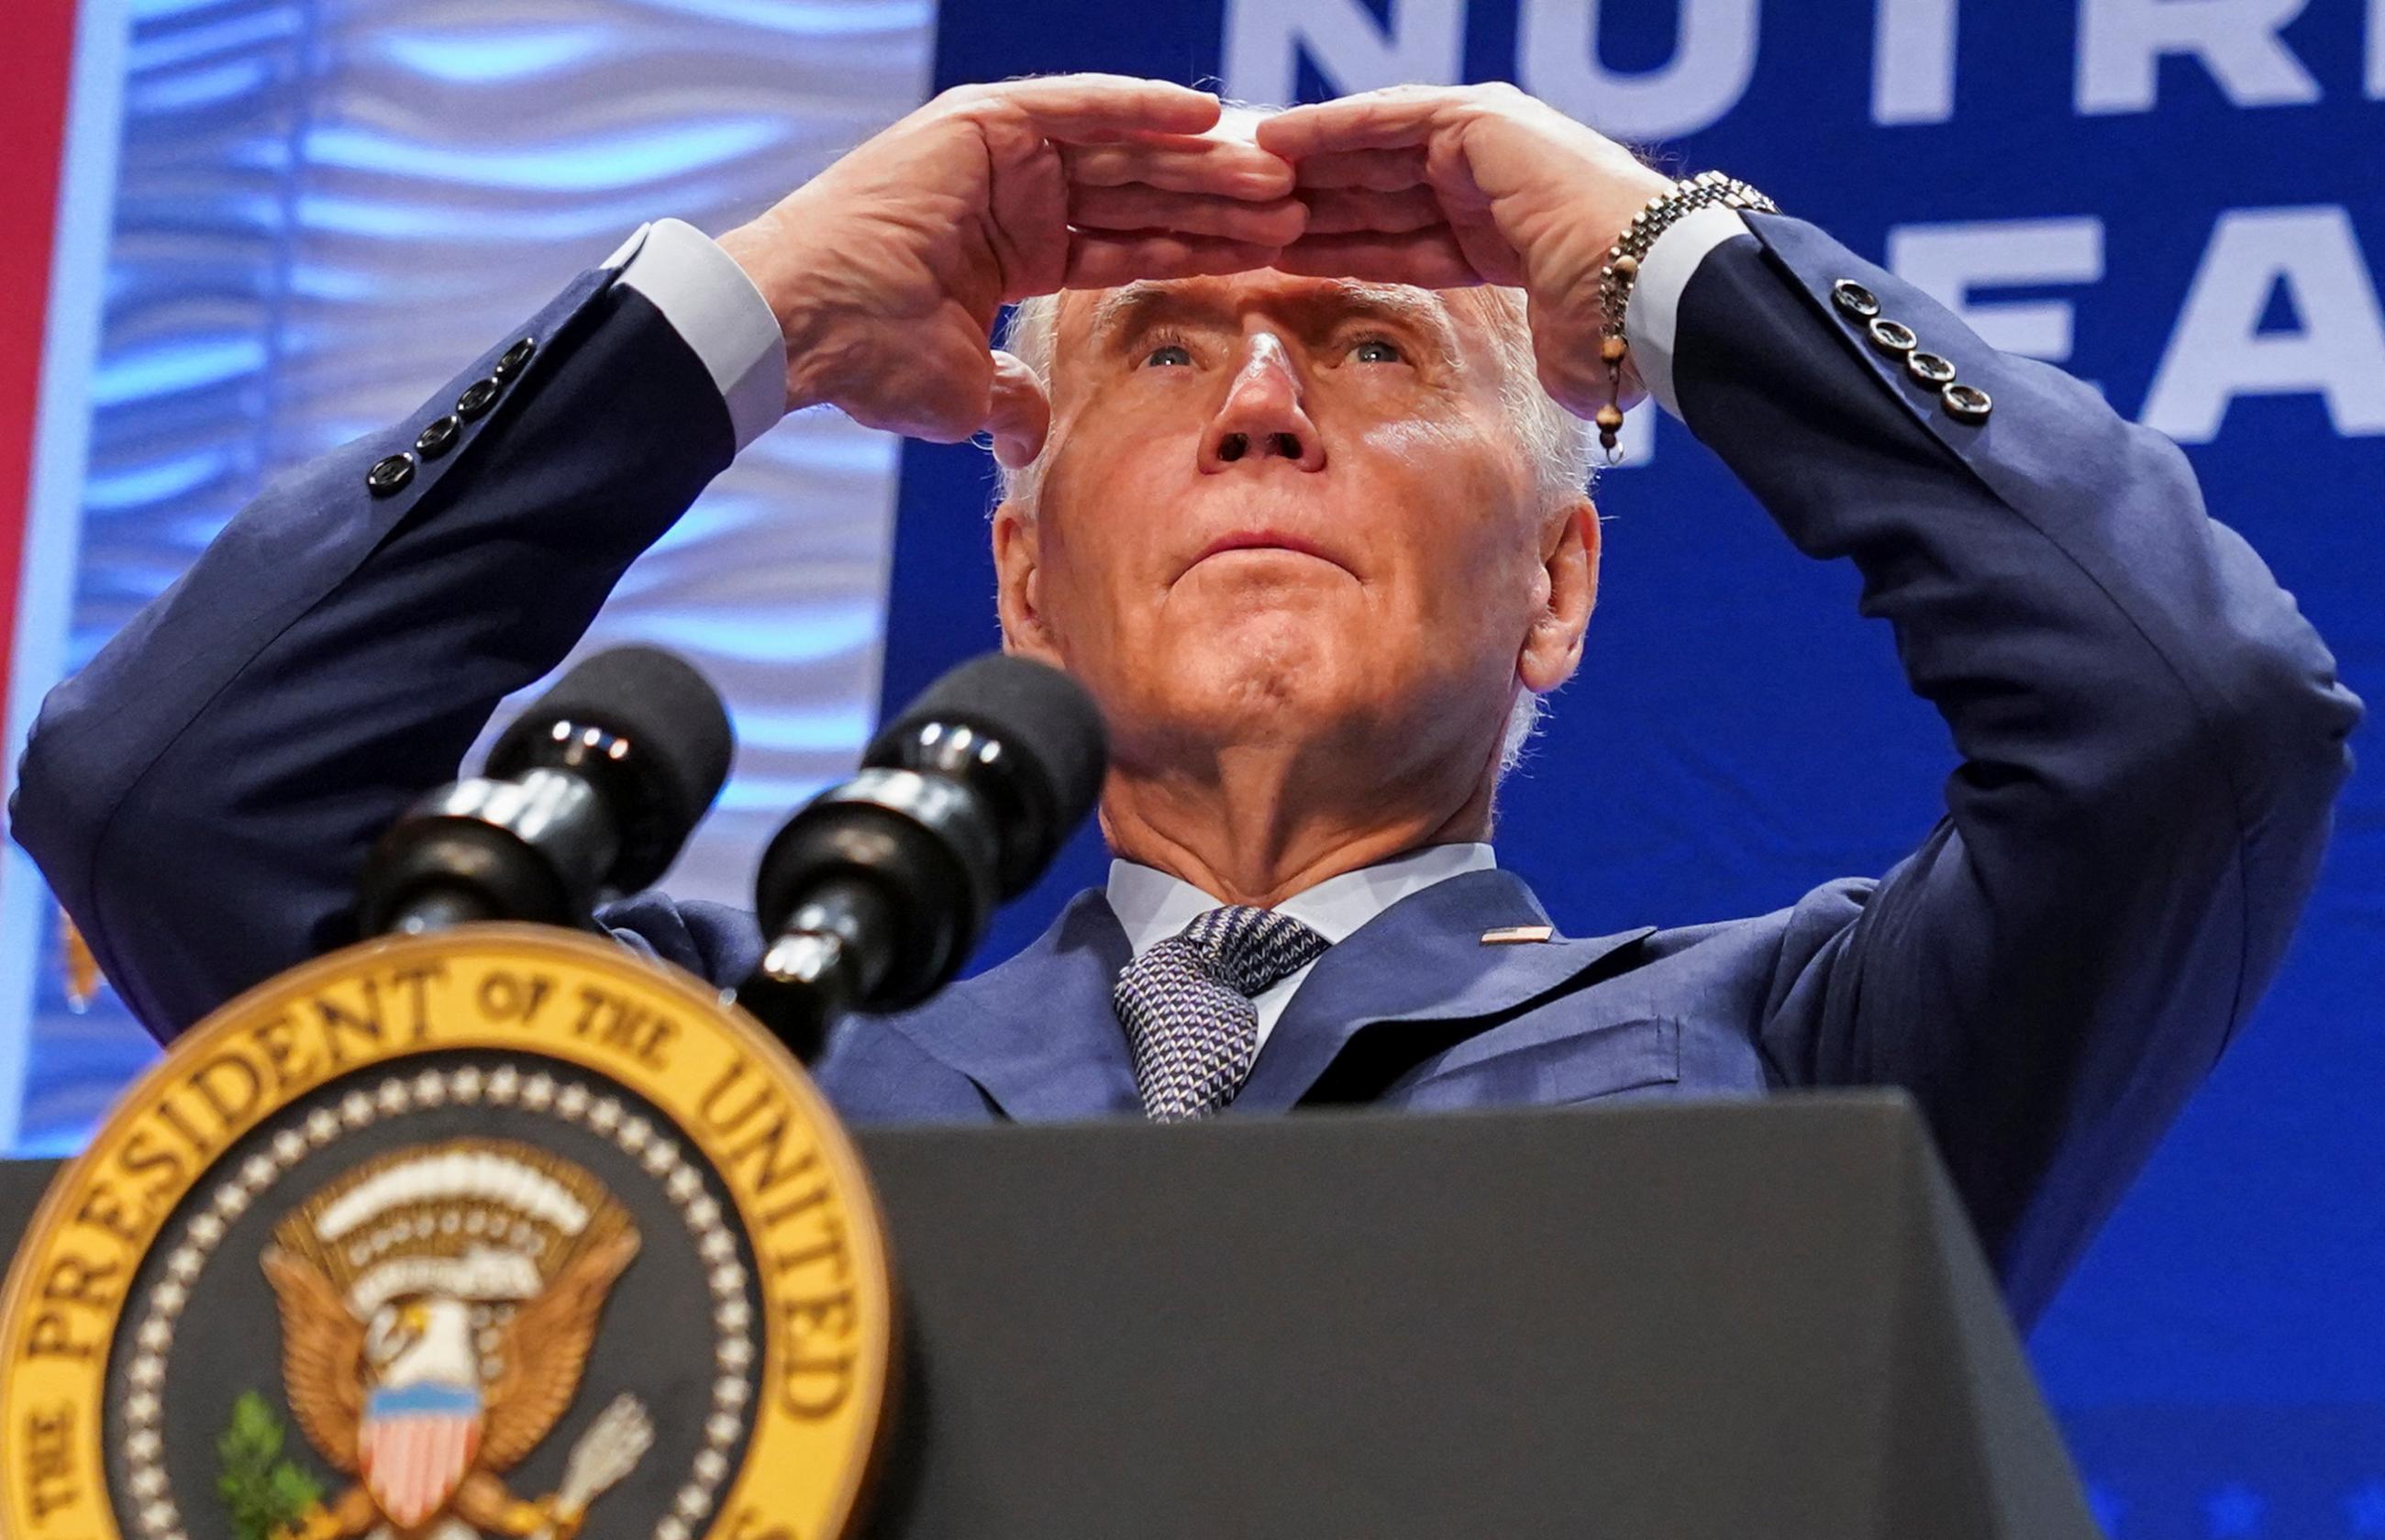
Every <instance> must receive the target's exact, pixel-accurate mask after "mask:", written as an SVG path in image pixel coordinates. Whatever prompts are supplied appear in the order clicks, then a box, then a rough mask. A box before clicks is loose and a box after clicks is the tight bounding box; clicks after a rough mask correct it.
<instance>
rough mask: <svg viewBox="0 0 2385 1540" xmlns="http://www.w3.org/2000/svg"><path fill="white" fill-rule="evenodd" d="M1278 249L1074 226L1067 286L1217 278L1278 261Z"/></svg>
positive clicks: (1151, 232) (1098, 286) (1112, 286)
mask: <svg viewBox="0 0 2385 1540" xmlns="http://www.w3.org/2000/svg"><path fill="white" fill-rule="evenodd" d="M1278 250H1279V248H1277V247H1275V246H1262V245H1255V244H1253V243H1251V242H1245V241H1221V240H1217V239H1215V238H1212V237H1208V236H1200V235H1170V234H1167V233H1165V232H1161V231H1154V230H1138V231H1132V232H1128V233H1118V232H1113V231H1107V230H1076V231H1072V232H1070V234H1069V237H1068V273H1067V276H1066V277H1065V278H1063V279H1061V282H1062V285H1063V286H1064V287H1066V288H1069V289H1115V288H1117V287H1118V285H1119V284H1122V283H1131V282H1133V281H1134V280H1135V279H1170V278H1216V277H1219V276H1222V275H1224V274H1227V273H1246V272H1249V271H1251V270H1252V269H1253V268H1256V267H1274V266H1276V257H1277V255H1278Z"/></svg>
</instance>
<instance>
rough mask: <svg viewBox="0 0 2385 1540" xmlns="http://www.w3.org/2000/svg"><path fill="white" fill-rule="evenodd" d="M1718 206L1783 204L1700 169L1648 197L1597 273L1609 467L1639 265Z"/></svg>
mask: <svg viewBox="0 0 2385 1540" xmlns="http://www.w3.org/2000/svg"><path fill="white" fill-rule="evenodd" d="M1715 207H1722V208H1736V209H1743V210H1745V211H1746V212H1748V213H1750V214H1778V213H1779V212H1780V208H1779V205H1777V204H1775V203H1774V202H1773V201H1772V200H1771V199H1769V198H1767V197H1766V196H1765V195H1764V194H1763V193H1761V192H1757V191H1756V190H1755V189H1754V188H1753V187H1750V186H1748V185H1747V183H1745V182H1743V181H1739V180H1735V179H1733V178H1730V177H1726V176H1724V175H1723V174H1722V173H1721V172H1719V171H1705V172H1701V173H1700V174H1699V175H1697V176H1694V177H1690V178H1687V179H1685V180H1681V181H1677V182H1675V183H1674V184H1673V185H1672V187H1671V188H1670V189H1668V190H1667V191H1666V192H1660V193H1658V194H1657V195H1656V196H1655V197H1654V198H1651V199H1649V200H1648V203H1647V204H1646V205H1645V206H1643V207H1642V209H1641V210H1640V212H1639V213H1637V214H1634V215H1633V216H1631V223H1630V225H1628V226H1626V227H1625V229H1624V231H1623V234H1622V236H1621V237H1620V238H1619V239H1618V240H1617V242H1615V247H1614V249H1613V250H1612V251H1609V252H1608V253H1607V254H1606V267H1605V268H1604V269H1603V270H1602V271H1601V272H1600V273H1599V275H1598V304H1599V309H1600V311H1601V312H1602V313H1603V315H1604V317H1605V331H1604V334H1603V335H1602V336H1601V337H1600V339H1599V343H1598V355H1599V357H1600V358H1601V359H1602V360H1603V361H1604V362H1605V365H1606V404H1605V405H1604V406H1602V407H1600V408H1599V409H1598V416H1597V418H1596V421H1597V424H1598V447H1599V448H1600V449H1602V450H1604V451H1605V453H1606V463H1607V464H1608V465H1614V464H1616V463H1617V462H1618V461H1619V460H1621V459H1622V457H1623V456H1622V452H1621V451H1620V450H1619V449H1618V448H1617V441H1616V435H1617V434H1618V433H1620V432H1622V431H1623V363H1624V359H1625V358H1626V357H1627V356H1629V355H1630V351H1631V346H1630V343H1629V342H1626V341H1624V337H1623V312H1624V309H1625V307H1627V306H1628V305H1629V304H1630V303H1631V285H1632V282H1633V280H1635V279H1638V278H1639V276H1640V264H1641V263H1642V261H1644V260H1645V259H1646V258H1647V255H1648V249H1649V248H1650V247H1651V246H1654V245H1655V243H1656V237H1658V236H1660V235H1662V234H1664V233H1665V231H1666V230H1668V229H1670V228H1671V227H1672V226H1674V225H1676V224H1678V223H1679V222H1680V221H1681V220H1682V219H1684V218H1686V217H1689V216H1690V215H1692V214H1694V213H1696V212H1697V211H1698V210H1699V209H1702V208H1715Z"/></svg>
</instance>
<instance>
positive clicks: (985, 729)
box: [737, 653, 1109, 1062]
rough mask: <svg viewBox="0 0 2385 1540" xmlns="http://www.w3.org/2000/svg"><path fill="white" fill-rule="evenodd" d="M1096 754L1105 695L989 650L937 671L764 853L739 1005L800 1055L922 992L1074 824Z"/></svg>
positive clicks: (1082, 809) (956, 961)
mask: <svg viewBox="0 0 2385 1540" xmlns="http://www.w3.org/2000/svg"><path fill="white" fill-rule="evenodd" d="M1108 761H1109V747H1108V739H1107V735H1106V734H1105V732H1104V730H1103V727H1102V716H1101V711H1100V709H1099V708H1098V707H1096V706H1095V705H1094V704H1093V697H1091V696H1090V695H1087V694H1086V693H1085V691H1084V689H1083V687H1082V686H1080V685H1079V684H1078V683H1077V682H1076V681H1075V680H1074V679H1071V678H1069V677H1068V676H1067V675H1066V674H1063V673H1061V672H1060V671H1059V670H1058V669H1056V668H1051V667H1047V666H1045V665H1044V664H1039V663H1030V662H1029V661H1028V660H1027V659H1024V658H1015V657H1008V656H1005V655H1004V654H1001V653H993V654H991V655H988V656H986V657H981V658H976V659H972V660H971V661H970V662H968V663H965V664H961V665H960V666H959V667H958V668H955V669H954V670H953V671H952V672H950V673H948V674H946V675H945V676H944V677H943V678H941V679H938V680H937V681H936V682H935V683H934V684H932V685H930V687H929V688H928V690H927V692H926V693H925V694H923V695H921V696H920V697H919V699H918V701H916V702H913V703H912V704H911V706H910V707H909V708H908V709H907V710H905V712H903V714H901V715H899V716H897V717H895V719H894V720H893V721H892V722H890V723H888V724H887V725H886V727H884V728H882V729H881V730H880V732H879V734H878V736H877V737H876V738H875V739H872V740H871V741H870V744H869V748H868V752H866V753H865V754H864V755H863V756H862V761H861V763H862V765H863V768H862V770H861V773H860V774H858V775H856V776H854V777H853V778H852V779H851V780H848V781H845V782H844V783H843V784H842V785H839V786H834V787H831V788H830V789H828V790H826V791H823V792H821V793H820V794H819V795H818V796H817V797H815V798H813V799H812V800H811V801H809V802H807V803H805V805H804V806H803V807H802V808H800V809H799V810H797V811H796V813H795V814H794V816H793V817H792V818H790V819H788V820H787V823H786V826H784V827H782V828H781V829H780V831H779V833H778V836H777V838H773V839H772V840H771V841H770V845H769V848H768V850H767V851H764V852H763V855H762V864H761V868H760V870H759V872H758V873H757V874H756V875H755V881H754V908H755V914H756V916H757V917H758V918H759V919H760V920H761V922H762V935H763V937H764V938H766V946H765V949H764V951H763V955H762V961H761V963H760V965H759V966H757V967H756V968H755V971H754V973H753V975H752V976H750V977H749V978H747V979H746V981H745V982H744V983H743V984H742V985H740V986H739V987H738V990H737V1003H739V1004H740V1005H742V1006H743V1007H745V1008H746V1009H747V1010H748V1011H751V1012H754V1014H755V1015H756V1016H758V1017H759V1018H761V1020H762V1021H763V1022H764V1023H765V1024H766V1025H768V1026H769V1027H770V1028H771V1030H772V1031H774V1032H776V1033H777V1034H778V1035H779V1037H780V1038H781V1039H782V1040H784V1041H785V1042H786V1043H787V1044H788V1045H789V1046H790V1047H792V1048H793V1049H794V1050H795V1052H796V1054H797V1056H798V1057H799V1058H801V1059H803V1060H805V1062H809V1061H810V1060H811V1059H812V1058H813V1057H815V1056H816V1055H817V1054H818V1050H819V1048H820V1046H821V1042H822V1040H823V1038H824V1037H825V1036H826V1034H827V1031H828V1029H829V1027H830V1026H831V1025H834V1024H835V1022H836V1021H837V1019H838V1018H839V1017H840V1016H842V1015H843V1014H844V1013H845V1012H848V1011H893V1010H900V1009H901V1008H903V1007H905V1006H907V1005H916V1004H918V1002H919V1001H920V1000H925V999H927V998H928V997H929V996H930V995H931V994H933V993H934V992H935V991H936V990H937V989H939V988H941V987H943V985H944V984H945V983H947V982H948V981H949V980H950V979H951V978H952V976H953V975H955V974H956V973H958V972H959V971H960V968H961V964H962V963H965V962H967V961H968V955H969V953H970V952H971V951H972V950H975V948H976V946H977V943H978V941H979V939H980V938H981V937H983V936H984V934H985V927H986V923H987V922H988V921H989V920H990V919H992V918H993V910H994V907H995V905H996V904H997V903H998V902H1000V901H1002V900H1008V899H1012V898H1016V897H1018V894H1020V893H1021V892H1024V891H1025V890H1026V889H1027V888H1029V887H1030V886H1031V885H1032V884H1033V883H1034V881H1035V879H1036V878H1037V877H1039V876H1042V875H1043V869H1044V868H1045V867H1046V866H1048V865H1050V864H1051V863H1052V857H1053V855H1054V854H1055V853H1056V852H1057V851H1058V850H1059V848H1060V846H1061V844H1062V843H1063V842H1065V841H1066V840H1067V838H1068V836H1069V835H1070V834H1071V833H1073V832H1074V831H1075V829H1076V827H1077V826H1078V825H1079V824H1080V823H1082V822H1084V819H1085V815H1086V814H1087V813H1091V812H1092V811H1093V803H1094V801H1095V800H1096V799H1097V798H1099V797H1100V795H1101V789H1102V776H1103V774H1104V772H1105V770H1106V769H1107V767H1108Z"/></svg>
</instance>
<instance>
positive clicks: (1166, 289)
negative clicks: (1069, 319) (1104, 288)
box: [1092, 279, 1194, 342]
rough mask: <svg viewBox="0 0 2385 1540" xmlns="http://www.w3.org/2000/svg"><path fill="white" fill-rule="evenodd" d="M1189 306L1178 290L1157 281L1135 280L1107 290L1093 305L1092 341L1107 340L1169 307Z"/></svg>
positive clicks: (1185, 297)
mask: <svg viewBox="0 0 2385 1540" xmlns="http://www.w3.org/2000/svg"><path fill="white" fill-rule="evenodd" d="M1187 304H1194V302H1193V301H1191V300H1190V299H1189V298H1188V297H1187V296H1186V295H1185V293H1184V292H1183V291H1182V290H1180V289H1176V288H1172V287H1170V286H1169V285H1168V284H1166V283H1164V282H1161V281H1160V280H1158V279H1136V280H1135V281H1134V282H1132V283H1130V284H1126V285H1124V286H1122V287H1120V288H1117V289H1112V290H1110V291H1108V292H1105V293H1104V294H1103V295H1102V297H1101V298H1100V299H1099V300H1097V301H1095V302H1094V304H1093V331H1092V336H1093V341H1094V342H1105V341H1108V340H1109V339H1111V338H1112V337H1115V336H1118V335H1120V334H1123V333H1126V332H1129V331H1130V330H1132V329H1133V328H1134V327H1135V326H1136V325H1138V324H1139V323H1141V322H1143V321H1144V320H1146V319H1147V318H1148V317H1151V316H1152V315H1154V314H1155V313H1157V312H1160V311H1164V310H1166V309H1168V307H1170V306H1171V305H1187Z"/></svg>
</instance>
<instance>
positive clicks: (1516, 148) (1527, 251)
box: [1257, 84, 1672, 417]
mask: <svg viewBox="0 0 2385 1540" xmlns="http://www.w3.org/2000/svg"><path fill="white" fill-rule="evenodd" d="M1257 138H1258V143H1259V147H1260V148H1261V149H1264V150H1267V151H1270V152H1272V153H1273V154H1275V155H1280V156H1282V157H1283V158H1284V159H1285V160H1288V161H1290V162H1292V166H1293V168H1294V169H1295V170H1296V171H1297V173H1298V176H1299V185H1298V189H1297V192H1296V195H1297V196H1298V197H1299V198H1300V199H1301V200H1302V201H1303V202H1305V204H1307V205H1308V208H1309V216H1308V226H1307V230H1306V231H1305V233H1304V234H1303V235H1302V236H1301V237H1300V239H1299V240H1298V241H1297V242H1294V243H1293V244H1292V245H1291V246H1289V247H1287V248H1285V250H1284V251H1283V252H1282V254H1281V255H1280V256H1279V257H1278V258H1277V259H1276V261H1275V263H1274V266H1276V267H1280V268H1281V269H1283V270H1284V271H1286V272H1293V273H1306V274H1313V275H1316V276H1319V277H1330V278H1356V279H1372V280H1375V281H1378V282H1385V283H1413V284H1417V285H1419V286H1421V287H1424V288H1428V289H1452V288H1458V287H1461V286H1464V285H1467V284H1475V283H1497V284H1507V285H1513V286H1517V287H1520V288H1521V289H1522V290H1523V291H1524V292H1525V294H1526V295H1527V296H1528V297H1529V298H1530V312H1531V325H1532V351H1533V354H1534V355H1535V357H1536V358H1537V360H1538V362H1539V366H1540V376H1541V383H1542V386H1543V387H1544V388H1545V389H1546V390H1547V391H1548V392H1549V394H1550V395H1552V396H1554V397H1555V398H1556V400H1557V401H1558V402H1559V403H1560V404H1563V405H1564V406H1565V407H1566V409H1567V411H1570V412H1572V413H1573V414H1574V415H1575V416H1580V417H1590V416H1595V415H1596V414H1597V411H1598V409H1599V408H1600V407H1602V406H1604V405H1605V404H1607V399H1608V380H1607V373H1606V366H1605V362H1604V361H1603V360H1602V359H1601V358H1600V356H1599V342H1600V337H1601V332H1602V330H1603V329H1604V327H1605V315H1604V313H1603V312H1602V311H1601V309H1600V306H1599V298H1598V290H1599V279H1600V276H1601V274H1602V273H1603V271H1604V270H1605V266H1606V254H1607V252H1608V251H1609V250H1610V249H1611V248H1612V247H1613V246H1614V244H1615V242H1616V240H1617V237H1619V236H1620V235H1621V234H1622V232H1623V230H1624V229H1625V227H1626V226H1628V225H1629V224H1630V221H1631V216H1632V215H1633V214H1635V213H1637V212H1638V211H1639V210H1640V208H1641V207H1642V205H1645V204H1646V203H1647V202H1648V201H1649V200H1650V199H1651V198H1655V197H1656V196H1658V195H1659V194H1661V193H1663V192H1665V191H1666V190H1667V189H1668V188H1669V187H1670V186H1671V185H1672V182H1671V180H1670V179H1668V178H1667V177H1666V176H1664V175H1663V174H1661V173H1659V172H1657V171H1654V170H1651V169H1650V168H1647V167H1646V166H1643V165H1642V164H1641V162H1640V160H1639V159H1638V158H1637V157H1636V156H1634V155H1632V153H1631V152H1630V150H1628V149H1626V148H1624V147H1623V146H1622V145H1620V144H1618V143H1616V142H1615V141H1613V140H1611V139H1609V138H1607V137H1606V136H1605V134H1602V133H1599V132H1598V131H1596V130H1593V129H1589V128H1585V127H1584V126H1583V125H1581V124H1580V123H1578V122H1576V121H1574V120H1573V119H1572V118H1567V116H1566V115H1565V114H1563V113H1561V112H1559V111H1557V110H1556V108H1555V107H1553V106H1548V105H1547V104H1546V103H1544V102H1541V101H1538V100H1536V99H1534V98H1533V97H1530V96H1528V95H1526V94H1525V93H1523V92H1521V91H1518V90H1517V89H1516V88H1515V87H1514V86H1511V85H1505V84H1494V85H1474V86H1414V85H1406V86H1392V87H1391V88H1389V89H1387V90H1382V91H1370V92H1367V93H1363V94H1360V95H1356V96H1345V97H1343V98H1342V99H1341V100H1339V101H1334V102H1322V103H1319V104H1317V105H1316V106H1305V107H1294V108H1292V110H1290V111H1288V112H1285V113H1282V114H1280V115H1279V116H1277V117H1274V118H1267V120H1265V121H1264V122H1262V123H1260V124H1259V126H1258V130H1257ZM1632 386H1636V381H1630V380H1628V379H1627V388H1628V389H1630V387H1632ZM1630 393H1635V394H1636V393H1637V392H1636V390H1630ZM1627 404H1628V399H1627Z"/></svg>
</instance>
